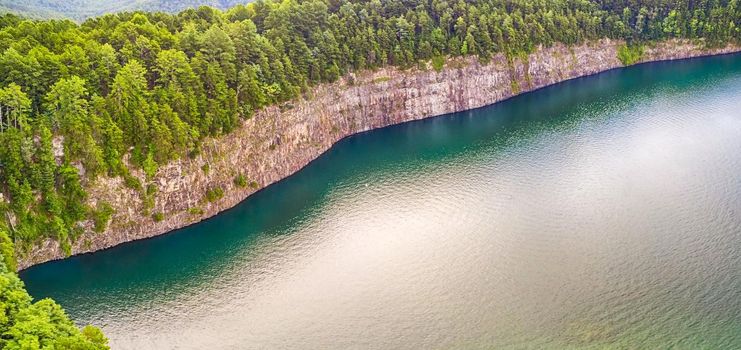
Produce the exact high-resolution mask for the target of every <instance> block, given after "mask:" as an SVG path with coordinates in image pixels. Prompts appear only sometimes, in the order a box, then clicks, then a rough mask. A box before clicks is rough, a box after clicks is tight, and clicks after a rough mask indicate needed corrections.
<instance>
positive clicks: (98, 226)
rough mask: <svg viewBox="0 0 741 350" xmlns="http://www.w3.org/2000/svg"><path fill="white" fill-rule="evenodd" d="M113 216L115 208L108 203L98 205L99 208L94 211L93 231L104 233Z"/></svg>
mask: <svg viewBox="0 0 741 350" xmlns="http://www.w3.org/2000/svg"><path fill="white" fill-rule="evenodd" d="M111 215H113V208H112V207H111V205H110V204H108V203H107V202H100V203H98V207H97V208H96V209H95V210H94V211H93V224H94V226H93V229H94V230H95V232H98V233H100V232H103V231H105V229H106V228H107V227H108V222H109V221H110V220H111Z"/></svg>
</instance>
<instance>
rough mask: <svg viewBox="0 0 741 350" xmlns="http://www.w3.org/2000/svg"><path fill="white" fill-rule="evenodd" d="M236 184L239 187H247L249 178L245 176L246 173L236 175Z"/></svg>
mask: <svg viewBox="0 0 741 350" xmlns="http://www.w3.org/2000/svg"><path fill="white" fill-rule="evenodd" d="M234 185H235V186H237V187H239V188H245V187H247V178H246V177H244V175H242V174H239V175H237V176H236V177H234Z"/></svg>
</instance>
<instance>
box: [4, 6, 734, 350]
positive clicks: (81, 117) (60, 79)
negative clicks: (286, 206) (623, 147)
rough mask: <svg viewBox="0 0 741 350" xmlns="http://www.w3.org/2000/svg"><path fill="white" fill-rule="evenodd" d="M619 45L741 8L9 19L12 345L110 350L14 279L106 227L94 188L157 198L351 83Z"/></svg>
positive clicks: (730, 19) (706, 22) (8, 335)
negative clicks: (261, 126)
mask: <svg viewBox="0 0 741 350" xmlns="http://www.w3.org/2000/svg"><path fill="white" fill-rule="evenodd" d="M605 37H607V38H615V39H623V40H625V41H626V42H627V43H628V44H627V46H625V47H624V49H621V56H622V57H621V59H622V60H623V61H624V62H625V63H632V62H635V61H637V60H638V59H639V58H640V53H641V50H640V48H641V47H642V45H646V44H650V43H651V42H652V41H658V40H664V39H669V38H687V39H691V40H697V41H698V42H701V43H702V44H703V45H707V46H722V45H726V44H727V43H736V44H738V43H739V41H740V39H741V9H739V6H738V4H737V0H730V1H723V0H707V1H664V0H654V1H641V2H638V1H622V0H603V1H587V0H561V1H548V0H482V1H472V0H469V1H463V0H459V1H452V0H449V1H446V0H431V1H421V0H405V1H401V0H389V1H380V0H371V1H337V0H305V1H296V0H293V1H291V0H286V1H274V0H265V1H257V2H254V3H250V4H248V5H238V6H236V7H233V8H231V9H229V10H226V11H220V10H217V9H214V8H211V7H199V8H197V9H188V10H185V11H182V12H180V13H177V14H167V13H161V12H156V13H149V12H129V13H119V14H108V15H104V16H102V17H97V18H91V19H88V20H86V21H85V22H83V23H80V24H78V23H75V22H73V21H71V20H32V19H25V18H23V17H19V16H17V15H12V14H6V15H3V16H1V17H0V144H2V145H3V147H2V149H0V216H2V220H0V252H2V262H0V266H1V267H2V268H1V269H0V294H1V296H0V345H1V346H2V347H4V348H8V349H12V348H40V347H43V346H46V345H48V344H73V343H74V344H76V345H74V346H72V345H69V346H68V347H64V348H79V349H97V348H103V347H105V341H104V339H105V338H104V337H103V336H102V334H100V333H99V332H100V331H99V330H97V329H94V328H86V329H83V331H82V333H80V332H79V331H78V330H77V329H76V328H75V327H74V326H73V325H72V324H71V323H70V321H69V320H68V319H67V318H66V316H64V314H63V312H62V311H61V309H60V308H59V307H58V305H56V304H54V303H53V302H52V301H45V300H42V301H39V302H36V303H33V304H32V303H31V299H30V297H29V296H28V295H27V294H24V293H25V291H23V288H22V283H21V282H20V281H19V280H18V278H17V277H16V276H15V275H14V274H13V273H12V271H14V270H15V269H16V261H15V259H16V258H15V257H16V256H17V254H23V253H24V252H26V251H27V250H28V249H29V248H30V247H31V246H32V245H33V244H36V243H38V242H39V241H41V240H44V239H48V238H52V239H55V240H58V241H59V242H60V244H61V246H62V249H64V250H65V251H66V252H67V253H69V250H70V245H71V243H72V242H73V241H74V240H75V239H77V237H79V236H80V234H81V233H82V232H83V231H84V230H85V228H86V227H88V228H92V229H93V230H95V231H97V232H103V231H104V230H105V228H106V225H107V223H108V221H109V219H110V217H111V215H112V209H111V206H110V205H108V204H107V203H104V202H97V203H96V205H94V206H93V205H91V204H90V203H91V201H89V196H88V193H87V192H86V184H89V183H91V182H92V181H95V180H96V178H98V177H100V176H110V177H119V176H120V177H122V178H123V179H124V180H125V183H126V184H127V186H128V187H130V188H132V189H135V190H137V191H139V192H140V193H141V194H142V198H145V199H146V198H151V196H153V195H156V190H157V189H156V185H155V184H152V183H146V182H145V183H142V181H140V180H139V178H138V177H135V176H132V170H134V169H141V170H142V171H143V172H144V174H146V177H147V179H151V178H152V177H153V176H154V175H155V173H156V172H157V169H158V167H160V166H161V165H163V164H166V163H167V162H169V161H172V160H174V159H178V158H183V157H194V156H197V155H198V153H199V148H200V144H201V143H202V141H203V140H204V138H207V137H218V136H219V135H223V134H225V133H229V132H230V131H231V130H233V129H234V128H236V127H238V126H239V125H240V121H241V120H243V119H246V118H250V116H251V115H252V114H253V113H254V112H255V111H256V110H258V109H260V108H262V107H264V106H267V105H272V104H276V103H281V102H284V101H288V100H291V99H293V98H296V97H298V96H300V95H302V94H304V93H306V92H307V91H308V88H309V87H311V86H313V85H316V84H320V83H325V82H333V81H336V80H337V79H339V78H340V77H342V76H343V75H345V74H347V73H349V72H354V71H360V70H366V69H375V68H379V67H383V66H389V65H390V66H396V67H400V68H402V69H407V68H412V67H418V66H426V62H430V61H431V62H432V63H433V64H432V65H433V66H434V67H439V66H440V65H441V64H442V63H443V62H444V61H445V59H446V58H449V57H454V56H466V55H475V56H477V57H478V58H479V59H480V60H481V61H482V62H486V61H487V60H490V59H491V57H492V56H493V55H494V54H498V53H502V54H505V55H507V56H508V57H514V56H518V55H523V54H527V53H529V52H532V51H533V50H534V49H535V48H537V47H538V46H539V45H545V46H548V45H552V44H554V43H564V44H567V45H572V44H577V43H581V42H584V41H588V40H594V39H598V38H605ZM420 62H421V63H425V64H424V65H420ZM34 322H36V323H34ZM44 322H46V323H44ZM44 332H45V333H44ZM28 334H31V335H30V336H28V337H26V336H27V335H28ZM57 341H59V342H67V343H54V342H57ZM24 342H28V343H24ZM34 342H35V343H34ZM29 344H30V345H29ZM59 346H62V345H59ZM56 348H59V347H56Z"/></svg>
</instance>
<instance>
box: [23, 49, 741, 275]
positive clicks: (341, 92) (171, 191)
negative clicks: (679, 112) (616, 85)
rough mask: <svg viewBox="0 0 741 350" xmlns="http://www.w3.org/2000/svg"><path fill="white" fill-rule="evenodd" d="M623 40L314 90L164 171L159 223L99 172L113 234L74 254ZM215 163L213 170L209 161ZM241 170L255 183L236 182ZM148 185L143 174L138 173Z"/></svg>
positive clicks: (83, 241) (477, 103) (583, 61)
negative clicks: (213, 193) (345, 142)
mask: <svg viewBox="0 0 741 350" xmlns="http://www.w3.org/2000/svg"><path fill="white" fill-rule="evenodd" d="M621 44H622V42H617V41H610V40H601V41H598V42H592V43H588V44H584V45H581V46H575V47H566V46H563V45H556V46H553V47H550V48H540V49H538V50H536V52H534V53H533V54H531V55H529V56H528V57H527V59H515V60H513V61H511V62H508V60H507V59H506V58H505V57H504V56H503V55H497V56H495V57H494V58H493V59H492V60H491V61H490V62H488V63H486V64H482V63H481V62H479V61H478V60H477V59H476V58H467V59H457V60H452V61H449V62H447V64H446V66H445V68H444V69H443V70H442V71H440V72H436V71H435V70H432V69H429V70H424V71H422V70H418V69H412V70H407V71H400V70H398V69H395V68H386V69H380V70H378V71H374V72H362V73H360V74H357V75H351V76H347V77H345V78H344V79H343V80H341V81H339V82H336V83H333V84H325V85H321V86H317V87H315V88H314V89H313V90H312V92H311V96H310V97H307V98H305V99H301V100H296V101H293V102H291V103H287V104H284V105H283V106H282V108H281V107H277V106H274V107H270V108H266V109H263V110H261V111H259V112H258V113H256V115H255V116H254V117H252V118H251V119H249V120H247V121H244V122H243V124H244V125H242V127H240V128H238V129H237V130H235V131H233V132H232V133H231V134H229V135H226V136H224V137H220V138H218V139H209V140H207V141H205V142H204V146H203V152H202V153H201V155H199V156H198V157H197V158H195V159H183V160H179V161H175V162H172V163H171V164H169V165H167V166H164V167H162V168H161V169H160V170H159V172H158V173H157V175H156V176H155V178H154V179H153V180H152V181H151V182H149V183H153V184H155V185H156V186H157V188H158V192H157V194H156V197H155V198H156V199H155V203H154V208H153V209H151V210H150V213H162V218H161V220H160V221H158V222H156V221H155V220H154V219H153V216H152V215H147V216H145V215H143V214H142V212H143V210H142V209H143V205H144V204H143V202H142V200H141V199H140V196H139V194H138V193H137V192H136V191H134V190H131V189H129V188H127V187H125V186H124V184H123V180H122V179H121V178H100V179H98V180H97V181H96V183H95V184H92V188H91V189H90V191H89V192H90V198H91V201H92V203H91V204H93V205H95V202H96V201H98V200H104V201H106V202H108V203H110V204H111V205H112V206H113V208H114V209H115V210H116V214H114V216H113V219H112V221H111V223H110V224H109V227H108V229H107V230H106V232H103V233H93V232H92V231H91V230H90V227H91V225H90V224H89V223H88V224H87V225H86V227H87V229H88V231H89V232H87V233H85V234H84V235H83V236H82V237H81V238H80V239H78V240H77V242H76V243H75V245H74V246H73V247H72V253H73V254H80V253H85V252H91V251H96V250H101V249H105V248H108V247H112V246H114V245H116V244H119V243H123V242H127V241H132V240H136V239H142V238H146V237H152V236H155V235H159V234H162V233H165V232H168V231H170V230H173V229H177V228H180V227H184V226H187V225H190V224H193V223H196V222H198V221H201V220H203V219H206V218H208V217H211V216H213V215H216V214H217V213H219V212H220V211H223V210H225V209H228V208H231V207H233V206H234V205H236V204H237V203H239V202H240V201H242V200H244V199H245V198H246V197H248V196H249V195H250V194H252V193H253V192H255V191H256V190H258V189H259V188H263V187H265V186H267V185H270V184H271V183H274V182H276V181H279V180H281V179H283V178H285V177H286V176H288V175H291V174H293V173H294V172H296V171H298V170H299V169H301V168H302V167H304V166H305V165H306V164H308V163H309V162H310V161H312V160H313V159H315V158H316V157H317V156H319V155H320V154H321V153H323V152H324V151H326V150H327V149H328V148H329V147H331V146H332V144H334V143H335V142H337V141H338V140H340V139H341V138H343V137H346V136H348V135H352V134H354V133H358V132H362V131H367V130H371V129H374V128H379V127H384V126H387V125H392V124H397V123H403V122H406V121H411V120H416V119H422V118H426V117H431V116H436V115H441V114H446V113H451V112H456V111H462V110H466V109H472V108H476V107H481V106H485V105H488V104H492V103H495V102H497V101H501V100H504V99H506V98H508V97H511V96H513V95H516V94H518V93H520V92H525V91H530V90H534V89H537V88H541V87H544V86H547V85H550V84H554V83H557V82H560V81H564V80H567V79H572V78H577V77H581V76H585V75H590V74H594V73H598V72H602V71H605V70H608V69H612V68H616V67H621V66H622V65H621V63H620V61H618V59H617V48H618V47H619V46H620V45H621ZM740 49H741V48H739V47H736V46H729V47H726V48H721V49H714V50H704V49H702V48H701V47H700V46H696V45H694V44H692V43H690V42H687V41H668V42H664V43H660V44H657V45H655V46H653V47H647V48H646V50H645V54H644V58H643V60H642V61H643V62H647V61H656V60H667V59H678V58H687V57H694V56H701V55H710V54H719V53H728V52H737V51H739V50H740ZM205 164H208V168H209V170H208V171H204V170H203V168H204V165H205ZM239 174H243V175H244V176H245V177H246V179H247V181H248V183H249V182H252V181H254V182H256V184H253V185H256V186H247V187H239V186H237V185H236V184H235V182H234V180H235V177H236V176H237V175H239ZM135 175H137V176H138V177H139V178H140V179H142V181H143V180H144V176H143V175H142V174H140V173H139V174H135ZM214 188H221V189H223V191H224V195H223V197H222V198H220V199H218V200H214V201H213V202H208V201H207V200H206V193H207V191H209V190H210V189H214ZM62 257H63V254H62V252H61V250H60V249H59V244H58V243H57V242H55V241H53V240H49V241H46V242H44V243H43V244H41V245H39V246H37V247H36V248H35V249H34V250H33V251H32V252H31V253H30V254H28V256H25V257H22V258H21V259H19V260H20V261H19V266H20V267H21V268H25V267H28V266H30V265H33V264H37V263H41V262H44V261H49V260H53V259H59V258H62Z"/></svg>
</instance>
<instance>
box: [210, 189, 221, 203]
mask: <svg viewBox="0 0 741 350" xmlns="http://www.w3.org/2000/svg"><path fill="white" fill-rule="evenodd" d="M222 197H224V189H222V188H221V187H215V188H211V189H209V190H208V191H206V200H207V201H208V202H216V201H217V200H219V199H221V198H222Z"/></svg>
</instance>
